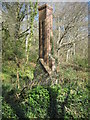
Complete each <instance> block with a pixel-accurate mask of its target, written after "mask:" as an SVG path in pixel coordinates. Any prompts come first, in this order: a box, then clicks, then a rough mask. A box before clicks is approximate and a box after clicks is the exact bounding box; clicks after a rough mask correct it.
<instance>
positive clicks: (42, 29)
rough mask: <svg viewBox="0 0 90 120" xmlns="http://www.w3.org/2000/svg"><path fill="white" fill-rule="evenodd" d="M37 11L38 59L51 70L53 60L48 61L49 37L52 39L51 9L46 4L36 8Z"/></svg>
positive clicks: (49, 51) (49, 50) (49, 52)
mask: <svg viewBox="0 0 90 120" xmlns="http://www.w3.org/2000/svg"><path fill="white" fill-rule="evenodd" d="M38 10H39V58H42V59H43V60H44V62H45V63H46V64H47V65H48V66H49V67H50V68H51V69H52V70H53V64H54V62H53V61H54V60H52V58H51V59H49V55H50V54H51V41H50V40H51V37H53V30H52V20H53V16H52V12H53V9H52V7H50V6H48V5H47V4H45V5H42V6H40V7H39V8H38Z"/></svg>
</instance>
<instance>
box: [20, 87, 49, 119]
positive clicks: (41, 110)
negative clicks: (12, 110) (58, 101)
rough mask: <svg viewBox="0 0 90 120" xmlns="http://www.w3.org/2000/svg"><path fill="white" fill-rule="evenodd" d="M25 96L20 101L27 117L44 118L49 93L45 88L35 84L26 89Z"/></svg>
mask: <svg viewBox="0 0 90 120" xmlns="http://www.w3.org/2000/svg"><path fill="white" fill-rule="evenodd" d="M26 95H27V96H26V98H25V99H24V101H22V102H21V104H20V105H21V107H22V109H23V110H24V111H25V116H26V117H27V118H44V117H45V116H47V108H48V106H49V93H48V91H47V89H46V88H44V87H42V86H37V87H35V88H33V89H32V90H28V91H27V93H26Z"/></svg>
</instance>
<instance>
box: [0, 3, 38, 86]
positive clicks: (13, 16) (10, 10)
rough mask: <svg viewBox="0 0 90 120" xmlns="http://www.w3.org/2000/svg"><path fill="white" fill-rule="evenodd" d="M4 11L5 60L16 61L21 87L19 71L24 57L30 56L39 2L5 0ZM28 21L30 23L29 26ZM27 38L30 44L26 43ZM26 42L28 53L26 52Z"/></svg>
mask: <svg viewBox="0 0 90 120" xmlns="http://www.w3.org/2000/svg"><path fill="white" fill-rule="evenodd" d="M2 13H3V22H2V33H3V60H4V61H5V60H6V61H8V60H11V61H14V62H15V64H16V69H17V75H16V76H17V86H18V88H19V71H20V69H21V64H22V59H24V62H25V60H26V59H27V58H26V55H25V54H27V56H29V52H30V42H31V40H32V37H33V24H34V19H35V16H36V14H37V2H36V3H32V2H30V3H19V2H15V3H4V2H3V3H2ZM27 19H28V20H27ZM26 23H27V24H28V25H27V26H26ZM26 38H27V39H26ZM27 40H28V44H27V43H26V41H27ZM26 44H27V48H26V49H27V53H25V52H26V51H25V46H26ZM27 62H28V59H27ZM25 63H26V62H25Z"/></svg>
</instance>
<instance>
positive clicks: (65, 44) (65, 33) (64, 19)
mask: <svg viewBox="0 0 90 120" xmlns="http://www.w3.org/2000/svg"><path fill="white" fill-rule="evenodd" d="M54 7H55V11H54V15H53V17H54V18H53V19H54V26H55V27H54V33H55V34H54V39H55V40H56V43H57V44H56V49H57V51H56V53H57V54H56V55H57V58H58V62H61V61H60V59H61V58H62V57H63V55H64V53H66V55H64V56H66V61H68V59H69V58H71V57H70V56H72V55H74V56H75V54H76V53H78V54H79V53H80V55H82V54H83V53H84V51H86V52H87V38H88V29H87V28H88V27H87V26H88V21H87V17H88V12H87V3H62V4H61V3H60V4H59V3H58V4H55V5H54ZM82 44H83V47H82ZM80 45H81V47H80ZM83 48H84V49H83ZM80 49H81V50H80ZM82 49H83V53H82ZM86 52H85V53H84V56H85V54H86ZM70 53H71V54H70ZM76 55H77V54H76ZM60 56H62V57H60ZM63 60H64V59H63Z"/></svg>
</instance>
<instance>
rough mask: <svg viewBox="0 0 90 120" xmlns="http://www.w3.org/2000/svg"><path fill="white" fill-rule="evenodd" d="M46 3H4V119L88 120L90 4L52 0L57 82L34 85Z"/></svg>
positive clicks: (53, 43) (53, 46)
mask: <svg viewBox="0 0 90 120" xmlns="http://www.w3.org/2000/svg"><path fill="white" fill-rule="evenodd" d="M42 4H44V3H34V2H33V3H32V2H28V3H18V2H11V3H4V2H2V31H0V32H2V74H0V76H1V78H2V98H1V100H2V119H5V118H13V119H15V120H18V119H21V118H27V119H30V118H44V119H46V118H50V119H52V118H62V119H65V120H70V119H85V120H86V119H87V120H89V107H88V106H89V100H88V94H89V85H88V3H48V4H49V5H50V6H52V7H53V42H52V48H53V50H52V54H53V57H54V58H55V60H56V67H57V82H58V84H54V83H55V81H56V80H55V79H54V80H53V81H54V82H52V84H51V85H49V86H48V85H41V84H35V85H34V86H33V87H31V85H32V84H34V81H33V78H34V71H35V68H36V64H37V60H38V58H39V56H38V55H39V54H38V53H39V24H38V22H39V20H38V6H40V5H42ZM52 79H53V78H52ZM37 81H38V80H37ZM42 81H43V80H42ZM31 83H32V84H31Z"/></svg>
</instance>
